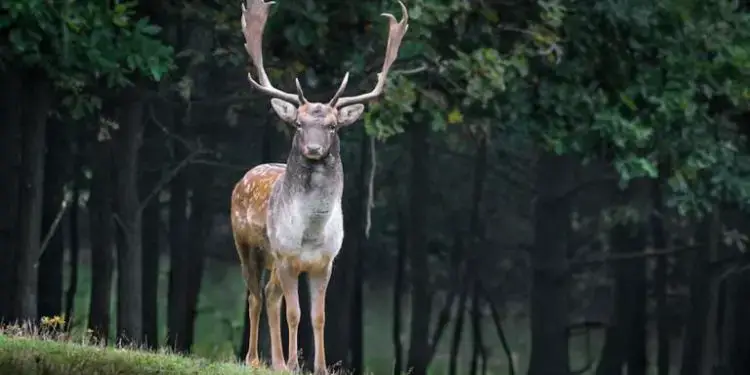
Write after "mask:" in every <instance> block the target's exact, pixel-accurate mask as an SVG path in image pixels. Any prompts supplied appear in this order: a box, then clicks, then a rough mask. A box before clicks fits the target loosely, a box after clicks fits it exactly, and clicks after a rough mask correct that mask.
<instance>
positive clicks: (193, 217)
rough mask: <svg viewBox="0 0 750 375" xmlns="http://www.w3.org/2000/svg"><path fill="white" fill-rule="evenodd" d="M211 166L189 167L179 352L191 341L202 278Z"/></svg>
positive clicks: (209, 199) (209, 207)
mask: <svg viewBox="0 0 750 375" xmlns="http://www.w3.org/2000/svg"><path fill="white" fill-rule="evenodd" d="M211 176H212V175H211V170H210V169H207V168H206V167H205V166H194V167H192V174H191V178H190V180H191V183H190V185H191V187H192V196H191V197H190V216H189V219H188V227H189V233H188V246H187V251H188V258H187V272H188V275H190V277H189V278H188V279H187V285H186V296H185V312H186V313H187V315H186V317H185V320H184V324H185V326H184V327H183V330H184V332H185V341H184V344H185V346H184V347H179V348H178V350H179V351H181V352H188V351H189V350H190V348H191V347H192V345H193V339H194V334H193V332H194V328H195V318H196V316H197V308H198V295H199V293H200V287H201V281H202V279H203V264H204V260H205V259H204V257H205V255H204V254H205V247H206V237H208V233H209V228H210V222H211V215H210V213H211V211H210V209H211V205H210V202H211V186H212V183H213V178H212V177H211Z"/></svg>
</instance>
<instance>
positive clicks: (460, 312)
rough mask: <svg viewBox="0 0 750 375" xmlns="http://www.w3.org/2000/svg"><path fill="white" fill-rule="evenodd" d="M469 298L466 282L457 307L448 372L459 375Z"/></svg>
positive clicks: (450, 374) (451, 374)
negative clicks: (459, 361) (460, 352)
mask: <svg viewBox="0 0 750 375" xmlns="http://www.w3.org/2000/svg"><path fill="white" fill-rule="evenodd" d="M468 300H469V288H468V285H467V284H466V282H464V283H463V285H462V287H461V294H460V295H459V297H458V308H457V309H456V314H457V316H456V322H455V323H454V328H453V339H452V340H451V351H450V360H449V363H448V374H449V375H458V372H457V371H458V351H459V350H460V349H461V338H462V336H463V331H464V317H465V316H466V304H467V302H468Z"/></svg>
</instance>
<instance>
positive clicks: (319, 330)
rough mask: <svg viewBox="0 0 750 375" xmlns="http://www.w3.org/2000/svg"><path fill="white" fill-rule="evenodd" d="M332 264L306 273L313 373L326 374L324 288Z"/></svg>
mask: <svg viewBox="0 0 750 375" xmlns="http://www.w3.org/2000/svg"><path fill="white" fill-rule="evenodd" d="M332 266H333V264H332V263H329V264H328V266H326V267H325V268H323V269H320V270H316V271H311V272H309V273H308V278H309V282H310V302H311V303H310V305H311V308H310V318H311V320H312V326H313V335H314V337H315V367H314V369H315V375H328V369H327V368H326V345H325V324H326V289H327V288H328V281H329V280H330V279H331V271H332V269H333V267H332Z"/></svg>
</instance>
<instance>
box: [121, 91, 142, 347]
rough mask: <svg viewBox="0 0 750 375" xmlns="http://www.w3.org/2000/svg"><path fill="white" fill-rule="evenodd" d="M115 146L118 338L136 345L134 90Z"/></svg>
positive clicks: (137, 110) (137, 119) (137, 100)
mask: <svg viewBox="0 0 750 375" xmlns="http://www.w3.org/2000/svg"><path fill="white" fill-rule="evenodd" d="M122 99H123V102H122V103H121V104H120V113H119V116H118V119H119V123H120V129H119V130H118V131H117V133H116V135H115V139H116V145H117V158H116V159H115V161H116V167H117V168H116V169H117V203H116V205H115V206H116V208H117V214H118V215H117V216H118V220H117V226H116V227H117V234H118V235H117V337H118V339H119V340H122V341H124V342H128V343H139V342H140V340H141V338H142V337H143V319H142V317H143V296H142V295H141V293H142V290H143V287H142V281H143V279H142V272H141V271H142V270H141V265H142V264H143V258H142V247H141V246H142V244H141V230H142V222H141V214H142V212H141V201H140V198H139V194H138V153H139V149H140V147H141V142H142V137H143V125H144V122H143V101H142V98H141V97H140V94H139V93H138V92H137V89H131V90H129V91H128V92H127V93H126V94H124V95H123V97H122Z"/></svg>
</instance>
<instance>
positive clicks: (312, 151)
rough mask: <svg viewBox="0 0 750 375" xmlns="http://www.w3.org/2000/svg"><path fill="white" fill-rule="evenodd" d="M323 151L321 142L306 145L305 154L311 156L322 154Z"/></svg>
mask: <svg viewBox="0 0 750 375" xmlns="http://www.w3.org/2000/svg"><path fill="white" fill-rule="evenodd" d="M322 152H323V146H321V145H319V144H315V143H313V144H310V145H307V146H305V154H307V155H309V156H320V154H321V153H322Z"/></svg>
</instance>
